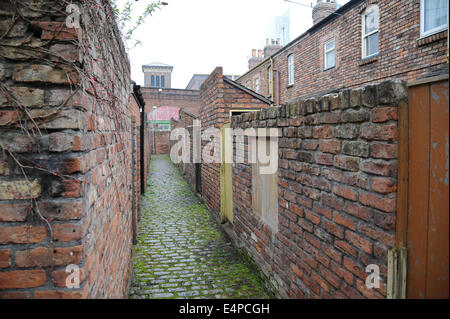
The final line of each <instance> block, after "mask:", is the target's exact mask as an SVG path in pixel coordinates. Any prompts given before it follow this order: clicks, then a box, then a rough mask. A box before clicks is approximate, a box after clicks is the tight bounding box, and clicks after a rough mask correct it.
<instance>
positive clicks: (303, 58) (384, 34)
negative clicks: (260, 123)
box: [237, 0, 448, 105]
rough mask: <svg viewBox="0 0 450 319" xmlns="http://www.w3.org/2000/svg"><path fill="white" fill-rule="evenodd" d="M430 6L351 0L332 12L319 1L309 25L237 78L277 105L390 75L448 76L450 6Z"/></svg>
mask: <svg viewBox="0 0 450 319" xmlns="http://www.w3.org/2000/svg"><path fill="white" fill-rule="evenodd" d="M433 3H434V2H432V1H427V0H407V1H397V0H396V1H387V0H378V1H377V0H351V1H349V2H347V3H346V4H345V5H343V6H342V7H339V8H338V9H337V10H336V11H334V12H333V13H332V14H329V13H330V12H331V10H330V7H332V6H334V5H335V4H334V3H332V2H330V1H328V2H322V1H319V2H318V3H317V5H316V7H315V8H314V9H313V14H314V16H315V19H314V22H315V24H314V25H313V26H312V27H311V28H310V29H309V30H307V31H306V32H304V33H303V34H301V35H300V36H299V37H297V38H296V39H294V40H293V41H291V42H290V43H289V44H287V45H285V46H284V47H282V48H281V49H279V50H278V51H277V52H275V53H273V54H271V55H269V56H267V57H265V59H264V60H263V61H262V62H260V63H259V64H258V65H257V66H255V67H253V68H252V69H251V70H249V71H248V72H247V73H245V74H244V75H242V76H241V77H240V78H239V79H238V80H237V81H238V82H239V83H241V84H243V85H245V86H247V87H248V88H250V89H252V90H255V91H258V87H259V92H260V93H261V94H262V95H264V96H266V97H268V98H270V99H272V100H273V101H274V102H275V105H280V104H283V103H285V102H287V101H291V100H295V99H297V98H301V97H308V96H317V95H321V94H326V93H332V92H337V91H339V90H340V89H343V88H353V87H358V86H362V85H365V84H369V83H379V82H381V81H383V80H385V79H389V78H399V79H404V80H406V81H413V80H417V79H419V78H423V77H427V76H432V75H437V74H442V73H447V74H448V63H447V54H446V50H447V33H448V23H447V20H448V17H447V11H448V8H447V7H442V8H431V7H430V6H433V5H434V4H433ZM439 3H441V2H439ZM446 3H447V4H446ZM442 5H444V6H446V5H448V2H446V1H443V2H442ZM433 12H439V13H438V14H437V15H434V13H433ZM323 13H326V14H329V15H327V16H326V17H323ZM424 17H427V19H428V20H427V21H432V22H429V23H428V22H425V19H424ZM368 24H370V25H368Z"/></svg>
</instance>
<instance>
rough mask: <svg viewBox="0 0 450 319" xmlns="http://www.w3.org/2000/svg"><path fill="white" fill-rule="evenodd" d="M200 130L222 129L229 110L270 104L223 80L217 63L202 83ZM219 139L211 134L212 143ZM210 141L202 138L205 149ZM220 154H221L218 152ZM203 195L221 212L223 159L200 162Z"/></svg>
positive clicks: (228, 118)
mask: <svg viewBox="0 0 450 319" xmlns="http://www.w3.org/2000/svg"><path fill="white" fill-rule="evenodd" d="M200 105H201V116H200V119H201V125H202V127H201V132H202V136H203V133H204V131H205V130H206V129H207V128H217V129H220V128H221V127H222V126H223V124H225V123H229V122H230V110H231V109H232V108H236V109H248V108H250V109H251V108H266V107H268V106H269V105H267V104H266V103H264V102H262V101H261V100H259V99H257V98H255V97H253V96H252V95H250V94H248V93H247V92H245V91H243V90H241V89H239V88H237V87H235V86H232V85H231V84H229V83H226V82H225V81H224V77H223V69H222V67H217V68H215V69H214V71H213V72H212V73H211V74H210V76H209V77H208V78H207V79H206V80H205V81H204V82H203V83H202V85H201V87H200ZM214 142H216V143H218V144H216V145H218V149H219V151H220V152H221V150H220V141H215V139H214V138H212V141H211V143H214ZM208 143H210V142H208V141H206V140H203V138H202V150H203V149H204V147H205V146H206V145H207V144H208ZM219 158H221V156H219ZM201 181H202V182H201V183H202V197H203V200H204V201H205V204H206V205H207V207H208V208H209V209H210V210H211V211H212V212H213V213H215V214H216V215H218V214H219V213H220V163H210V164H208V163H205V162H204V159H203V158H202V166H201Z"/></svg>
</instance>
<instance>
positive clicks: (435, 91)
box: [397, 76, 449, 298]
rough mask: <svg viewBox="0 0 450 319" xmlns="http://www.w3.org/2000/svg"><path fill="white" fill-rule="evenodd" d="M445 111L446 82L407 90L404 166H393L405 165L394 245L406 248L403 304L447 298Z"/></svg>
mask: <svg viewBox="0 0 450 319" xmlns="http://www.w3.org/2000/svg"><path fill="white" fill-rule="evenodd" d="M448 111H449V106H448V76H446V78H435V79H434V80H428V81H426V82H425V81H422V82H416V83H414V84H411V85H410V86H409V107H408V112H407V120H406V121H405V122H406V124H407V128H405V129H404V130H405V131H407V133H408V134H404V136H406V137H405V140H404V141H403V142H409V143H408V144H407V145H408V149H407V152H406V153H407V154H408V158H409V160H408V158H406V160H402V161H400V163H399V172H402V170H405V166H406V165H407V170H406V171H405V174H408V177H409V181H407V182H406V183H404V185H403V188H404V189H405V191H407V195H406V198H407V200H406V202H407V205H406V206H405V207H404V212H405V213H404V217H401V216H400V218H398V228H397V232H398V235H399V236H398V237H397V243H398V244H399V242H400V244H401V243H402V242H403V245H404V246H406V247H407V258H408V261H407V281H406V297H407V298H448V297H449V281H448V276H449V263H448V261H449V197H448V196H449V134H448V132H449V122H448V121H449V113H448ZM400 128H401V129H402V126H400ZM400 136H402V133H400ZM400 143H402V141H400ZM399 152H402V147H401V146H400V149H399ZM400 158H402V156H400ZM400 175H401V174H400ZM401 180H402V179H401V176H400V178H399V188H402V186H401ZM399 193H401V191H400V189H399ZM399 200H402V198H401V195H399ZM399 205H400V206H402V203H399ZM400 214H401V211H400ZM402 236H403V237H404V238H402Z"/></svg>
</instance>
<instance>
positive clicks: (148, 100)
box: [141, 87, 200, 115]
mask: <svg viewBox="0 0 450 319" xmlns="http://www.w3.org/2000/svg"><path fill="white" fill-rule="evenodd" d="M141 91H142V95H143V97H144V100H145V104H146V105H147V107H148V109H149V110H151V109H152V107H153V106H157V107H160V106H177V107H182V108H183V109H184V110H185V111H186V112H189V113H191V114H194V115H200V93H199V91H195V90H181V89H162V91H159V90H158V89H155V88H147V87H145V88H141Z"/></svg>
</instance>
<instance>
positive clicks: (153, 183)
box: [130, 156, 270, 298]
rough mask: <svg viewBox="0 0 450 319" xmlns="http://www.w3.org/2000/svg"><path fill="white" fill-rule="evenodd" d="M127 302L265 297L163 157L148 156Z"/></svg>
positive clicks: (255, 277) (253, 274)
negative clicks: (144, 192)
mask: <svg viewBox="0 0 450 319" xmlns="http://www.w3.org/2000/svg"><path fill="white" fill-rule="evenodd" d="M142 207H143V210H142V213H141V220H140V222H139V230H138V243H137V244H136V246H135V247H134V250H133V255H134V278H133V284H132V287H131V289H130V298H269V297H270V294H268V293H267V291H266V290H265V289H264V287H263V285H262V283H261V282H260V279H259V277H258V275H257V273H256V272H255V271H254V270H253V269H252V268H251V267H249V265H248V264H247V262H245V261H244V260H243V259H242V258H241V257H240V255H239V253H238V252H237V250H236V249H235V248H234V246H233V245H231V242H230V241H229V238H228V237H227V236H225V235H224V233H223V232H222V230H221V227H220V226H219V225H218V224H217V223H216V221H215V219H214V217H213V216H212V215H211V213H210V212H209V211H208V210H207V209H206V207H205V206H204V204H202V202H201V200H200V199H199V198H198V197H197V196H196V195H195V193H194V192H193V191H192V189H191V188H190V186H189V185H188V184H187V183H186V181H185V180H184V179H183V178H182V176H181V175H180V174H179V173H178V170H177V168H176V167H175V166H174V165H173V164H172V163H171V162H170V160H169V158H168V157H167V156H154V157H153V158H152V161H151V164H150V176H149V182H148V190H147V192H146V194H145V195H144V196H143V202H142Z"/></svg>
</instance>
